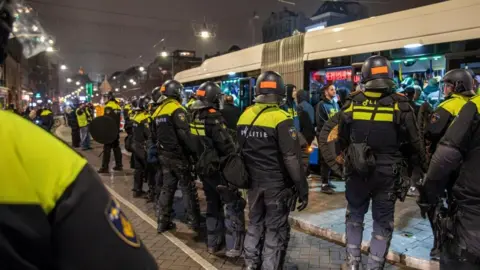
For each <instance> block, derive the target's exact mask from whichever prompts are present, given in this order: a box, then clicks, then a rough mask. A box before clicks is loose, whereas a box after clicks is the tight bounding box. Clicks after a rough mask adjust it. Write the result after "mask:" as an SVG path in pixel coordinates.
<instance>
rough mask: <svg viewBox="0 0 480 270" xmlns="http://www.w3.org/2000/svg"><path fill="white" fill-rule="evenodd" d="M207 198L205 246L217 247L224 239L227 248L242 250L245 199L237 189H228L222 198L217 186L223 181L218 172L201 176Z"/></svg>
mask: <svg viewBox="0 0 480 270" xmlns="http://www.w3.org/2000/svg"><path fill="white" fill-rule="evenodd" d="M202 182H203V191H204V192H205V197H206V198H207V246H208V247H212V248H217V247H219V246H220V245H221V244H222V243H223V242H224V240H225V247H226V249H227V251H229V250H240V251H241V250H242V249H243V241H244V237H245V212H244V210H245V200H244V199H243V198H242V197H241V195H240V193H239V191H238V190H237V189H229V190H228V191H227V192H228V193H229V194H224V195H226V197H228V198H229V200H228V201H227V200H225V199H222V197H221V195H220V194H219V193H218V191H217V189H216V188H217V186H219V185H221V184H222V183H223V181H222V178H221V176H220V174H214V175H212V176H208V177H202Z"/></svg>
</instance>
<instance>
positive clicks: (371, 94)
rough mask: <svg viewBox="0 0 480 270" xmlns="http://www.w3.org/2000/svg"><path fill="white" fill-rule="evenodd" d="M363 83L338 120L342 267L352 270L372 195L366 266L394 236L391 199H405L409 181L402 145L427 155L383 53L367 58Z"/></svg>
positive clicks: (373, 265) (376, 265)
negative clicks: (342, 167) (343, 237)
mask: <svg viewBox="0 0 480 270" xmlns="http://www.w3.org/2000/svg"><path fill="white" fill-rule="evenodd" d="M362 83H363V84H364V85H365V89H366V90H365V92H360V91H358V92H354V93H352V94H351V96H350V97H349V98H348V99H347V102H346V104H345V106H344V108H343V111H342V112H341V119H340V123H339V140H340V143H341V146H342V149H346V153H347V154H346V161H345V166H346V173H345V174H346V175H345V176H346V179H347V182H346V193H345V196H346V199H347V202H348V205H347V213H346V236H347V261H348V262H347V263H346V264H344V265H343V268H344V269H352V270H353V269H360V267H361V266H360V264H361V254H360V247H361V243H362V235H363V226H364V225H363V221H364V216H365V214H366V213H367V211H368V207H369V204H370V200H372V215H373V232H372V240H371V244H370V255H369V258H368V269H383V267H384V264H385V256H386V255H387V253H388V248H389V246H390V240H391V238H392V232H393V218H394V208H395V201H396V200H397V198H399V199H402V200H403V199H404V196H405V195H406V192H407V191H408V188H409V186H410V185H409V184H410V183H409V180H405V174H404V172H405V170H404V168H405V167H404V165H403V159H404V158H403V156H402V154H401V152H400V146H401V145H402V144H404V143H409V144H411V145H412V147H414V149H415V150H416V153H419V154H420V155H421V156H420V160H424V159H425V155H424V151H423V150H422V144H421V141H420V139H419V138H418V134H417V132H418V131H417V126H416V123H415V116H414V113H413V110H412V108H411V107H410V106H409V103H408V99H407V98H406V97H405V96H403V95H399V94H395V93H394V86H395V83H394V80H393V70H392V69H391V67H390V62H389V61H388V60H387V59H386V58H385V57H382V56H372V57H370V58H368V59H367V60H366V61H365V63H364V64H363V67H362ZM403 130H405V131H406V132H403ZM422 153H423V154H422ZM400 171H401V172H402V174H400V173H399V172H400ZM400 179H402V180H403V181H401V180H400ZM405 182H406V183H405ZM402 184H403V185H402ZM404 194H405V195H404Z"/></svg>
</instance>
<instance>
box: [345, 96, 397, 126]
mask: <svg viewBox="0 0 480 270" xmlns="http://www.w3.org/2000/svg"><path fill="white" fill-rule="evenodd" d="M377 94H379V93H375V92H365V93H364V95H365V96H366V97H370V98H372V97H375V98H376V97H377ZM380 95H381V93H380ZM380 95H378V97H379V96H380ZM377 102H378V100H377V99H366V100H365V101H363V102H362V105H356V104H354V103H353V102H352V103H351V104H350V106H349V107H348V108H347V109H346V110H345V111H344V112H346V113H348V112H352V119H353V120H365V121H370V120H373V121H376V122H393V116H394V113H395V111H399V108H398V103H394V104H392V105H390V106H384V105H381V106H380V105H379V104H377ZM374 113H375V115H373V114H374ZM372 117H373V119H372Z"/></svg>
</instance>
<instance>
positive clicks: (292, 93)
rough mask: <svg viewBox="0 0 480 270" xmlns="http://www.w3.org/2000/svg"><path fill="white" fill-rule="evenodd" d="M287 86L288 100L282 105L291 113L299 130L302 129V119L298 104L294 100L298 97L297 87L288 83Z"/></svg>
mask: <svg viewBox="0 0 480 270" xmlns="http://www.w3.org/2000/svg"><path fill="white" fill-rule="evenodd" d="M285 87H286V88H287V96H286V102H285V104H284V105H282V106H281V107H282V109H283V110H284V111H286V112H287V113H288V114H290V116H291V117H292V119H293V124H294V126H295V128H296V129H297V131H298V130H300V120H299V119H298V115H297V104H295V100H294V99H295V98H296V92H297V87H296V86H295V85H293V84H287V85H285Z"/></svg>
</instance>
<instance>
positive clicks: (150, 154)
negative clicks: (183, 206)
mask: <svg viewBox="0 0 480 270" xmlns="http://www.w3.org/2000/svg"><path fill="white" fill-rule="evenodd" d="M161 96H162V92H160V87H155V88H154V89H153V90H152V100H151V101H150V103H151V104H150V108H149V114H150V116H152V115H153V114H154V113H155V111H156V110H157V108H158V105H159V104H158V103H157V101H158V100H160V97H161ZM154 129H155V123H154V121H150V130H154ZM147 162H148V163H149V164H151V165H152V166H153V168H154V170H155V196H156V197H155V208H156V209H158V208H159V207H158V203H159V200H158V197H159V196H160V189H161V187H162V185H163V177H162V170H161V167H160V162H159V160H158V149H157V146H156V145H155V144H153V143H152V140H150V143H149V146H148V150H147ZM156 212H157V211H156Z"/></svg>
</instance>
